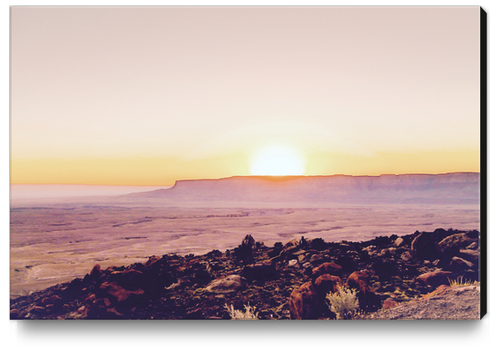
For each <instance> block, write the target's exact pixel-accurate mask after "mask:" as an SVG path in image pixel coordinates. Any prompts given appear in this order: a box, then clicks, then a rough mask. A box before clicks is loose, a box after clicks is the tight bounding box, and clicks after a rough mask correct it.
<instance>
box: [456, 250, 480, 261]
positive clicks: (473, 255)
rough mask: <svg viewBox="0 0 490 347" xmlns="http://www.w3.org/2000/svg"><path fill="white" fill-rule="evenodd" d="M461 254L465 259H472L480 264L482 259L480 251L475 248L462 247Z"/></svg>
mask: <svg viewBox="0 0 490 347" xmlns="http://www.w3.org/2000/svg"><path fill="white" fill-rule="evenodd" d="M459 256H460V257H461V258H463V259H465V260H468V261H471V262H472V263H473V264H478V261H479V260H480V252H478V251H476V250H474V249H467V248H466V249H461V250H460V251H459Z"/></svg>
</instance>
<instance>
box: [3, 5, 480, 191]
mask: <svg viewBox="0 0 490 347" xmlns="http://www.w3.org/2000/svg"><path fill="white" fill-rule="evenodd" d="M479 14H480V9H479V7H477V6H474V7H435V8H431V7H392V8H389V7H344V8H342V7H308V8H301V7H289V8H280V7H269V8H267V7H262V8H257V7H256V8H254V7H247V8H239V7H236V8H226V7H225V8H219V7H209V8H192V7H191V8H178V7H177V8H171V7H144V8H135V7H126V8H125V7H121V8H116V7H109V8H102V7H99V8H97V7H95V8H94V7H82V8H74V7H65V8H56V7H13V8H12V9H11V183H14V184H112V185H168V184H173V183H174V181H175V180H178V179H196V178H220V177H227V176H235V175H249V174H251V169H250V168H251V167H252V166H253V165H252V164H253V163H252V161H253V160H254V159H253V158H255V157H257V155H258V153H261V151H263V150H264V149H267V148H270V147H271V146H283V147H285V148H290V149H291V150H293V151H295V152H297V153H300V156H301V157H302V162H304V169H305V171H304V174H306V175H331V174H351V175H379V174H384V173H395V174H403V173H442V172H455V171H475V172H479V171H480V161H479V155H480V150H479V146H480V136H479V131H480V107H479V102H480V87H479V84H480V69H479V64H480V57H479V54H480V50H479V49H480V47H479V40H480V35H479V25H480V19H479Z"/></svg>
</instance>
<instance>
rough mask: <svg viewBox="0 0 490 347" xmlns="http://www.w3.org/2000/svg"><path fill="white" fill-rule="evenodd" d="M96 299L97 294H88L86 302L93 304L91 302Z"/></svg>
mask: <svg viewBox="0 0 490 347" xmlns="http://www.w3.org/2000/svg"><path fill="white" fill-rule="evenodd" d="M96 299H97V297H96V296H95V294H90V295H89V296H87V297H86V298H85V300H84V302H85V303H86V304H91V303H94V302H95V300H96Z"/></svg>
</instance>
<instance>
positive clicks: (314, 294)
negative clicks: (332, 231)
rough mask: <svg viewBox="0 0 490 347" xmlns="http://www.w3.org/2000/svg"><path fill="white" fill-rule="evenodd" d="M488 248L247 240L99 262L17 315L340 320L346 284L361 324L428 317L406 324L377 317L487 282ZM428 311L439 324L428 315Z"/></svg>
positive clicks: (462, 235) (453, 241)
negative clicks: (246, 312)
mask: <svg viewBox="0 0 490 347" xmlns="http://www.w3.org/2000/svg"><path fill="white" fill-rule="evenodd" d="M479 245H480V232H479V231H477V230H470V231H460V230H452V229H449V230H444V229H436V230H435V231H434V232H430V233H429V232H418V231H416V232H415V233H413V234H410V235H404V236H401V237H398V236H397V235H392V236H390V237H386V236H383V237H377V238H375V239H373V240H370V241H364V242H350V241H341V242H332V243H326V242H324V240H323V239H320V238H317V239H312V240H307V239H305V238H301V239H300V240H292V241H290V242H288V243H286V244H282V243H279V242H278V243H276V244H274V246H272V247H267V246H265V245H264V244H263V243H262V242H256V241H255V240H254V238H253V237H252V236H251V235H247V236H246V237H245V238H244V239H243V241H242V243H241V244H240V245H239V246H238V247H236V248H234V249H230V250H227V251H225V252H221V251H218V250H213V251H211V252H209V253H207V254H204V255H193V254H188V255H186V256H179V255H176V254H165V255H162V256H151V257H149V259H148V261H146V263H134V264H132V265H129V266H120V267H115V266H112V267H109V268H107V269H101V268H100V266H99V265H95V266H94V268H93V269H92V271H91V272H90V273H89V274H87V275H85V277H84V278H75V279H74V280H72V281H71V282H67V283H62V284H58V285H56V286H53V287H50V288H47V289H45V290H42V291H39V292H35V293H32V294H31V295H28V296H22V297H18V298H16V299H12V300H11V303H10V317H11V319H230V318H231V317H230V314H229V312H228V311H227V310H226V309H225V307H224V306H225V304H227V305H233V306H234V307H235V308H236V309H243V308H244V306H245V305H250V306H253V307H256V312H257V314H258V318H259V319H335V315H334V314H333V313H332V312H331V311H330V310H329V308H328V305H326V304H325V295H326V294H328V293H331V292H335V291H336V290H338V288H339V287H340V286H342V285H345V286H348V287H351V288H356V289H357V293H358V298H359V303H360V308H361V311H362V313H363V314H362V315H361V316H360V317H361V319H423V318H424V317H419V316H420V314H421V313H420V311H419V312H418V314H419V316H417V315H416V314H414V315H412V316H410V315H408V316H407V315H405V316H400V317H399V318H396V315H392V316H389V317H388V316H386V317H384V318H383V316H382V315H381V316H377V317H376V316H369V315H370V314H373V315H375V314H377V313H383V312H385V310H394V309H397V307H403V306H404V305H408V304H409V303H411V302H413V301H414V300H417V299H420V298H424V295H425V296H427V295H430V293H434V291H436V290H439V291H440V293H441V292H442V291H443V290H444V288H449V287H447V286H448V285H449V280H456V279H458V278H459V279H460V280H462V281H467V282H473V281H478V280H479V268H480V267H479V254H480V246H479ZM441 286H443V287H441ZM444 286H446V287H444ZM441 288H442V289H441ZM440 293H439V294H440ZM475 293H476V292H473V294H472V295H473V296H475V295H478V294H479V291H478V294H475ZM466 294H468V293H466ZM466 294H465V295H466ZM475 302H479V301H472V303H473V304H474V303H475ZM478 312H479V311H478ZM426 314H427V317H429V318H430V317H432V316H430V312H429V311H428V309H427V308H426ZM390 317H391V318H390ZM393 317H395V318H393ZM411 317H412V318H411ZM478 318H479V317H473V316H471V317H461V318H460V319H478ZM439 319H445V317H444V316H441V317H439Z"/></svg>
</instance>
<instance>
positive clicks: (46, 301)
mask: <svg viewBox="0 0 490 347" xmlns="http://www.w3.org/2000/svg"><path fill="white" fill-rule="evenodd" d="M62 301H63V300H62V299H61V298H60V297H59V296H58V295H51V296H48V297H46V298H43V299H42V300H41V304H43V305H44V306H46V305H53V306H54V307H59V306H61V304H62Z"/></svg>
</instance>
